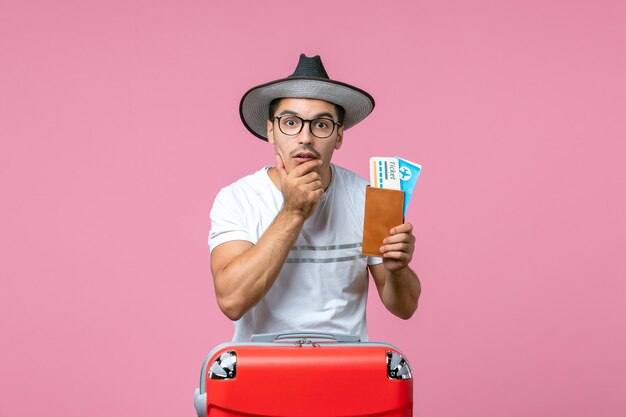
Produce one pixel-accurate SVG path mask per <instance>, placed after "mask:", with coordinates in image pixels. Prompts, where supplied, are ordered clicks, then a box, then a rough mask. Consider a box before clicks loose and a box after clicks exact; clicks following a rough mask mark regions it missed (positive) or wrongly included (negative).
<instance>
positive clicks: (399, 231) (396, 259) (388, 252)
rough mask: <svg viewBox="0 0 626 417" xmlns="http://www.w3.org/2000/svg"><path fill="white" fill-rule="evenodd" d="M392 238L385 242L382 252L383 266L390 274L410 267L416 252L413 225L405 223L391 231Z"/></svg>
mask: <svg viewBox="0 0 626 417" xmlns="http://www.w3.org/2000/svg"><path fill="white" fill-rule="evenodd" d="M389 233H390V236H389V237H387V238H385V240H383V246H381V248H380V251H381V252H382V254H383V264H384V266H385V269H386V270H387V271H388V272H397V271H400V270H402V269H404V268H406V267H407V266H408V265H409V262H411V259H413V251H414V250H415V236H413V225H411V223H404V224H401V225H399V226H396V227H394V228H393V229H391V230H390V232H389Z"/></svg>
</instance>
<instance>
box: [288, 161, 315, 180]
mask: <svg viewBox="0 0 626 417" xmlns="http://www.w3.org/2000/svg"><path fill="white" fill-rule="evenodd" d="M320 165H322V160H321V159H313V160H311V161H306V162H305V163H302V164H300V165H298V166H297V167H295V168H294V169H293V171H291V174H292V175H294V176H296V177H302V176H304V175H305V174H308V173H309V172H311V171H313V170H314V169H315V168H317V167H319V166H320Z"/></svg>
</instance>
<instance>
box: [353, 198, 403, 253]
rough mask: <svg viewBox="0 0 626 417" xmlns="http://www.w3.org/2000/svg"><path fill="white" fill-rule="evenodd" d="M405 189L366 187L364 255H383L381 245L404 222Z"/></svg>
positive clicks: (362, 250)
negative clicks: (391, 231)
mask: <svg viewBox="0 0 626 417" xmlns="http://www.w3.org/2000/svg"><path fill="white" fill-rule="evenodd" d="M403 213H404V191H400V190H390V189H387V188H374V187H370V186H368V187H367V188H366V189H365V219H364V222H363V247H362V249H361V252H362V253H363V255H370V256H382V253H380V247H381V246H382V245H383V240H384V239H385V238H386V237H387V236H389V231H390V230H391V229H392V228H393V227H395V226H398V225H401V224H402V223H403V222H404V218H403V217H404V216H403Z"/></svg>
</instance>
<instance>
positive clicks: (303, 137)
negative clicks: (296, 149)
mask: <svg viewBox="0 0 626 417" xmlns="http://www.w3.org/2000/svg"><path fill="white" fill-rule="evenodd" d="M312 142H313V134H312V133H311V122H309V121H306V122H304V124H303V125H302V130H301V131H300V134H299V135H298V143H312Z"/></svg>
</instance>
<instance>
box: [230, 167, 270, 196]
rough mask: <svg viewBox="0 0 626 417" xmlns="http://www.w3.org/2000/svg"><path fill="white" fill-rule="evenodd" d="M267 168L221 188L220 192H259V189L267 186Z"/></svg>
mask: <svg viewBox="0 0 626 417" xmlns="http://www.w3.org/2000/svg"><path fill="white" fill-rule="evenodd" d="M267 168H268V167H263V168H261V169H259V170H257V171H255V172H253V173H251V174H248V175H246V176H245V177H241V178H239V179H238V180H237V181H235V182H233V183H231V184H229V185H227V186H225V187H223V188H222V190H221V191H220V193H222V192H234V191H237V190H239V191H255V190H257V191H258V190H259V187H262V186H263V185H265V184H267V181H268V179H269V177H268V176H267Z"/></svg>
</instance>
